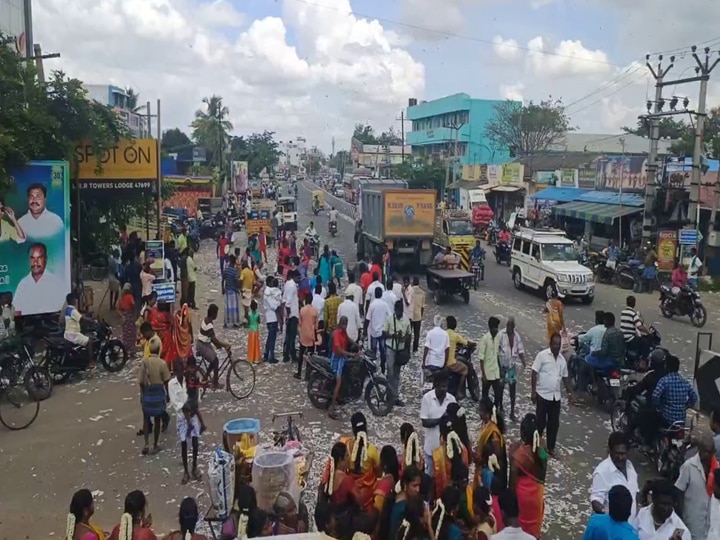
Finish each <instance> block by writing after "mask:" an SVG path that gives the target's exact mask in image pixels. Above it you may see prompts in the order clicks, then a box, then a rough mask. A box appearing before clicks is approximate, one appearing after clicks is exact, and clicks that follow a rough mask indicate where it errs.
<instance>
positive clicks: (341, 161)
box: [329, 150, 350, 170]
mask: <svg viewBox="0 0 720 540" xmlns="http://www.w3.org/2000/svg"><path fill="white" fill-rule="evenodd" d="M348 163H350V152H348V151H347V150H338V151H337V152H336V153H335V155H333V156H330V160H329V165H330V167H334V168H335V169H338V170H340V169H342V168H343V166H344V165H347V164H348Z"/></svg>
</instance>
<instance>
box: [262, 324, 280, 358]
mask: <svg viewBox="0 0 720 540" xmlns="http://www.w3.org/2000/svg"><path fill="white" fill-rule="evenodd" d="M267 331H268V333H267V338H266V339H265V354H264V355H263V357H264V358H265V360H275V341H276V340H277V332H278V323H277V321H276V322H269V323H267Z"/></svg>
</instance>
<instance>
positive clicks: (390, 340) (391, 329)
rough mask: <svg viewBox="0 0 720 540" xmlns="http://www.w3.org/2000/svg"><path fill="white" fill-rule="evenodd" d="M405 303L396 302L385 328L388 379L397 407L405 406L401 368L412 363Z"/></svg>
mask: <svg viewBox="0 0 720 540" xmlns="http://www.w3.org/2000/svg"><path fill="white" fill-rule="evenodd" d="M404 311H405V310H404V306H403V301H402V300H398V301H397V302H395V306H394V311H393V314H392V316H391V317H388V318H387V320H386V321H385V324H384V326H383V337H384V338H385V350H386V355H387V379H388V386H390V391H391V392H392V394H393V396H394V397H395V406H396V407H402V406H403V405H405V404H404V403H403V402H402V400H401V399H400V368H401V367H402V366H404V365H405V364H407V363H408V362H409V361H410V339H411V337H412V332H411V330H410V319H408V318H407V317H406V316H405V314H404Z"/></svg>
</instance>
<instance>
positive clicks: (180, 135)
mask: <svg viewBox="0 0 720 540" xmlns="http://www.w3.org/2000/svg"><path fill="white" fill-rule="evenodd" d="M193 146H195V145H194V144H193V142H192V141H191V140H190V137H188V136H187V135H186V134H185V132H184V131H182V130H181V129H180V128H172V129H167V130H165V131H163V134H162V149H163V152H167V153H170V154H172V153H173V152H180V151H182V150H187V149H188V148H192V147H193Z"/></svg>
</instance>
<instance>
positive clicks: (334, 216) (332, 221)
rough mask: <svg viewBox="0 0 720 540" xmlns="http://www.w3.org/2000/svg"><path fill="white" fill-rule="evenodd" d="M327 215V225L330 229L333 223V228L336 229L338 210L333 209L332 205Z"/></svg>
mask: <svg viewBox="0 0 720 540" xmlns="http://www.w3.org/2000/svg"><path fill="white" fill-rule="evenodd" d="M328 215H329V217H330V221H329V223H328V225H329V227H330V230H332V228H333V225H335V230H337V217H338V211H337V210H335V207H334V206H333V207H332V208H331V209H330V212H329V213H328Z"/></svg>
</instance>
